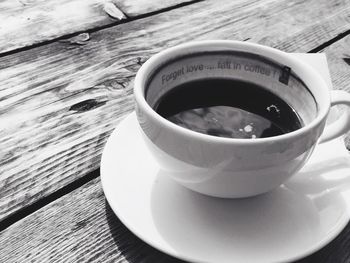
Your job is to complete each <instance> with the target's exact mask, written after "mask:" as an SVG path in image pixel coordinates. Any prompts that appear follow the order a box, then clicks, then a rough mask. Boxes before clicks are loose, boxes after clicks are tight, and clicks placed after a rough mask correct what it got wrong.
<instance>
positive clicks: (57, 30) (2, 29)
mask: <svg viewBox="0 0 350 263" xmlns="http://www.w3.org/2000/svg"><path fill="white" fill-rule="evenodd" d="M184 2H190V1H189V0H167V1H159V0H158V1H154V0H153V1H146V0H143V1H139V0H60V1H57V0H17V1H14V0H4V1H0V21H1V23H0V53H3V52H8V51H11V50H14V49H17V48H22V47H25V46H30V45H33V44H37V43H40V42H43V41H47V40H51V39H55V38H58V37H61V36H64V35H68V34H72V33H76V32H83V31H86V30H90V29H93V28H95V27H102V26H106V25H110V24H114V23H116V22H117V21H118V19H116V18H114V17H111V16H110V15H109V14H108V13H107V12H106V11H105V10H104V7H105V5H106V3H109V4H110V6H111V7H112V8H116V9H121V11H122V12H125V13H127V14H128V16H129V17H135V16H138V15H141V14H146V13H149V12H154V11H157V10H160V9H163V8H167V7H170V6H173V5H177V4H179V3H184Z"/></svg>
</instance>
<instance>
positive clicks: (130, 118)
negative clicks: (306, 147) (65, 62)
mask: <svg viewBox="0 0 350 263" xmlns="http://www.w3.org/2000/svg"><path fill="white" fill-rule="evenodd" d="M128 122H136V114H135V111H133V112H131V113H130V114H128V115H127V116H126V117H125V118H124V119H123V120H121V121H120V123H119V124H118V125H117V127H116V128H115V129H114V130H113V132H112V134H111V135H110V136H109V138H108V140H107V143H106V145H105V147H104V149H103V152H102V157H101V166H100V174H101V185H102V189H103V192H104V194H105V196H106V199H107V202H108V204H109V206H110V207H111V208H112V211H113V212H114V214H115V215H116V216H117V217H118V218H119V220H120V221H121V222H122V223H123V224H124V225H125V227H126V228H128V229H129V230H130V231H131V232H132V233H133V234H134V235H135V236H137V237H138V238H140V239H141V240H142V241H143V242H145V243H146V244H148V245H150V246H152V247H153V248H155V249H157V250H158V251H161V252H163V253H165V254H167V255H170V256H173V257H175V258H178V259H181V260H185V261H189V262H203V263H208V262H210V261H199V260H198V259H196V258H193V257H189V256H186V255H185V254H181V253H179V252H178V251H175V250H168V249H167V248H166V247H164V246H162V245H161V244H159V243H158V242H154V241H153V240H152V239H150V238H149V237H147V236H146V235H144V234H143V233H140V231H138V230H137V229H136V228H134V226H133V225H132V224H130V223H128V220H127V219H126V218H125V217H124V215H123V212H122V211H121V210H122V209H120V208H119V206H118V204H117V203H116V200H113V197H112V194H111V191H112V190H113V187H111V186H109V185H108V173H107V172H106V170H107V168H106V166H107V164H106V162H107V161H106V158H107V157H106V152H107V153H108V152H113V151H115V150H113V147H112V146H111V141H113V139H114V138H115V137H116V136H118V132H119V129H120V127H122V126H123V125H127V123H128ZM135 125H137V124H135ZM336 140H340V138H338V139H335V140H333V141H330V142H327V143H328V144H334V143H335V141H336ZM344 148H345V145H344ZM147 150H148V149H147ZM337 222H338V223H337V224H336V225H334V227H333V229H332V230H331V231H330V232H327V233H325V234H324V236H323V238H322V239H320V240H319V242H317V243H315V244H314V245H313V246H310V247H309V248H308V249H307V250H305V251H304V252H303V253H299V254H297V255H295V256H293V257H291V256H287V257H284V258H280V259H278V261H273V262H289V261H295V260H300V259H302V258H305V257H307V256H309V255H312V254H313V253H315V252H317V251H319V250H320V249H322V248H323V247H325V246H326V245H328V244H329V243H331V242H332V241H333V240H334V239H335V238H336V237H337V236H338V235H339V234H340V233H341V232H342V231H343V230H344V229H345V227H346V226H347V224H348V223H349V222H350V214H349V213H343V214H342V216H341V218H339V219H338V221H337ZM275 260H276V259H275ZM269 262H271V261H269Z"/></svg>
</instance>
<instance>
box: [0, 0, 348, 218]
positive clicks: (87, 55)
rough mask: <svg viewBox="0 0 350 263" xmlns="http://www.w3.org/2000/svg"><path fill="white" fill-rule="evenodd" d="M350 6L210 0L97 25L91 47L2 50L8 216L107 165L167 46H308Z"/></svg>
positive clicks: (334, 30) (1, 168) (1, 141)
mask: <svg viewBox="0 0 350 263" xmlns="http://www.w3.org/2000/svg"><path fill="white" fill-rule="evenodd" d="M310 9H312V10H313V12H310V11H309V10H310ZM305 10H306V11H305ZM324 10H328V11H327V12H326V13H325V12H324ZM330 10H331V11H330ZM303 12H306V14H307V15H308V17H304V16H302V15H300V13H303ZM349 14H350V5H349V4H346V2H345V1H341V0H338V1H332V3H329V1H327V0H322V1H319V0H312V1H308V2H305V1H297V0H295V1H289V0H284V1H274V0H256V1H248V2H247V1H245V0H239V1H224V0H220V1H214V0H213V1H205V2H199V3H196V4H193V5H188V6H185V7H182V8H178V9H174V10H171V11H169V12H166V13H160V14H158V15H154V16H151V17H147V18H144V19H140V20H135V21H131V22H129V23H125V24H120V25H117V26H115V27H113V28H109V29H105V30H101V31H98V32H95V33H92V34H91V36H90V40H88V41H86V42H87V43H86V44H85V45H74V44H71V43H69V42H54V43H51V44H48V45H45V46H40V47H37V48H34V49H31V50H27V51H23V52H20V53H15V54H11V55H8V56H4V57H2V58H0V83H1V85H0V105H1V107H0V151H1V152H0V156H1V157H0V220H1V219H3V218H5V217H6V216H8V215H9V214H11V213H14V212H15V211H17V210H18V209H20V208H21V207H23V206H26V205H28V204H31V203H33V202H35V201H36V200H38V199H40V198H42V197H44V196H46V195H48V194H50V193H52V192H54V191H55V190H56V189H60V188H61V187H62V186H64V185H66V184H68V183H70V182H72V181H74V180H75V179H76V178H78V177H81V176H83V175H84V174H86V173H87V172H89V171H91V170H95V169H96V168H97V167H98V166H99V159H100V154H101V149H102V147H103V145H104V143H105V141H106V138H107V136H108V135H109V134H110V132H111V131H112V129H113V127H115V125H116V124H117V123H118V122H119V120H120V118H122V117H123V116H124V115H125V114H126V113H128V112H130V111H132V109H133V100H132V80H133V78H134V75H135V73H136V71H137V70H138V68H139V67H140V65H141V64H142V63H143V62H144V61H145V60H146V59H147V58H148V57H150V56H151V55H153V54H155V53H156V52H158V51H160V50H161V49H163V48H165V47H167V46H172V45H175V44H179V43H182V42H185V41H190V40H200V39H213V38H221V39H238V40H244V39H248V38H250V40H251V41H254V42H259V43H263V44H266V45H272V46H275V47H279V48H281V49H283V50H286V51H295V52H305V51H308V50H311V49H313V48H315V47H317V46H318V45H319V44H321V43H323V42H324V41H326V40H328V39H330V38H332V37H334V36H336V35H338V34H339V33H341V32H343V31H344V30H347V29H348V28H347V26H349V27H350V25H348V24H347V23H345V21H346V20H347V19H348V17H350V16H349ZM208 17H210V19H208ZM257 17H258V18H257ZM281 17H283V18H284V19H283V20H281V19H280V18H281ZM291 25H293V26H291ZM286 28H288V31H287V30H286Z"/></svg>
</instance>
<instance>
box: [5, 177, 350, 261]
mask: <svg viewBox="0 0 350 263" xmlns="http://www.w3.org/2000/svg"><path fill="white" fill-rule="evenodd" d="M117 189H118V186H117V185H116V191H117ZM349 244H350V224H349V225H348V226H347V227H346V229H345V230H343V232H342V233H341V234H340V235H339V236H338V237H337V238H336V239H335V240H334V241H332V242H331V243H330V244H329V245H327V246H326V247H325V248H323V249H321V250H320V251H318V252H316V253H315V254H313V255H311V256H309V257H307V258H305V259H302V260H300V261H298V263H319V262H322V263H344V262H349V261H350V253H349V252H350V250H349ZM0 262H16V263H27V262H50V263H58V262H64V263H67V262H74V263H76V262H105V263H107V262H130V263H139V262H149V263H163V262H164V263H170V262H174V263H175V262H177V263H180V262H182V261H180V260H177V259H175V258H172V257H170V256H167V255H165V254H163V253H161V252H159V251H157V250H156V249H154V248H152V247H150V246H148V245H147V244H145V243H144V242H142V241H141V240H140V239H138V238H137V237H135V236H134V235H133V234H132V233H131V232H130V231H129V230H128V229H127V228H126V227H125V226H124V225H123V224H122V223H121V222H120V220H119V219H118V218H117V217H116V216H115V215H114V214H113V211H112V210H111V209H110V208H109V206H108V204H107V203H106V201H105V198H104V195H103V192H102V189H101V185H100V182H99V179H95V180H93V181H91V182H90V183H88V184H86V185H84V186H83V187H80V188H79V189H77V190H75V191H73V192H71V193H70V194H68V195H66V196H64V197H62V198H60V199H58V200H56V201H54V202H53V203H51V204H49V205H47V206H46V207H43V208H42V209H40V210H38V211H37V212H35V213H33V214H31V215H30V216H28V217H26V218H24V219H22V220H21V221H19V222H17V223H16V224H14V225H12V226H10V227H9V228H7V229H5V230H4V231H3V232H1V233H0Z"/></svg>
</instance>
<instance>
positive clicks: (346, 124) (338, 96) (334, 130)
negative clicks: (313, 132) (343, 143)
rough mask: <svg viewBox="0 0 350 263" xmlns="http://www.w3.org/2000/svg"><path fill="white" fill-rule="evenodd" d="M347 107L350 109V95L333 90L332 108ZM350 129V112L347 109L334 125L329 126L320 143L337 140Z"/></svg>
mask: <svg viewBox="0 0 350 263" xmlns="http://www.w3.org/2000/svg"><path fill="white" fill-rule="evenodd" d="M339 104H342V105H346V106H347V107H350V94H349V93H348V92H346V91H343V90H332V91H331V107H333V106H335V105H339ZM349 128H350V111H349V109H345V110H344V112H343V113H342V114H341V115H340V117H339V118H338V119H337V120H335V121H334V122H333V123H331V124H329V125H327V126H326V127H325V129H324V131H323V133H322V135H321V139H320V141H319V142H320V143H324V142H327V141H330V140H332V139H335V138H337V137H339V136H341V135H343V134H345V133H346V132H348V131H349Z"/></svg>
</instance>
